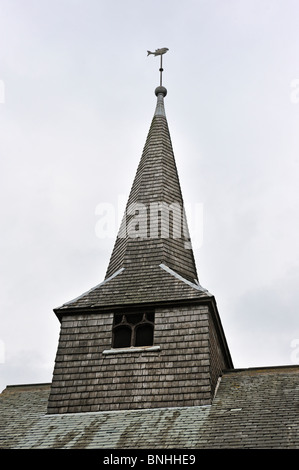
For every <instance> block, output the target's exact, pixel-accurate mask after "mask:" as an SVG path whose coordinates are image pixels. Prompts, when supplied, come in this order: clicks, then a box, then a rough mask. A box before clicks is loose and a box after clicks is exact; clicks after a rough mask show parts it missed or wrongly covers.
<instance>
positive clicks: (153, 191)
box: [55, 87, 210, 313]
mask: <svg viewBox="0 0 299 470" xmlns="http://www.w3.org/2000/svg"><path fill="white" fill-rule="evenodd" d="M156 95H157V105H156V110H155V113H154V117H153V119H152V123H151V126H150V130H149V133H148V136H147V139H146V143H145V146H144V149H143V153H142V156H141V159H140V163H139V166H138V169H137V172H136V176H135V179H134V182H133V185H132V189H131V192H130V195H129V198H128V202H127V206H126V211H125V214H124V217H123V221H122V223H121V227H120V230H119V233H118V236H117V239H116V242H115V245H114V248H113V251H112V255H111V258H110V262H109V266H108V269H107V272H106V277H105V280H104V281H103V282H102V283H101V284H99V285H97V286H96V287H94V288H93V289H91V290H90V291H88V292H87V293H85V294H83V295H81V296H80V297H78V298H77V299H74V300H72V301H70V302H67V303H65V304H64V305H63V306H62V307H60V308H59V309H55V312H56V313H57V312H58V311H62V310H66V309H68V310H69V309H78V308H89V307H101V306H109V305H120V304H121V305H124V304H128V303H130V304H133V303H144V302H157V301H158V302H159V301H165V300H166V301H173V300H178V299H194V298H198V297H203V296H209V295H210V294H209V293H208V292H207V291H206V289H203V288H202V287H201V286H200V285H199V282H198V276H197V271H196V266H195V261H194V255H193V250H192V246H191V241H190V236H189V231H188V227H187V221H186V218H185V210H184V203H183V197H182V193H181V188H180V182H179V177H178V173H177V168H176V163H175V158H174V153H173V148H172V143H171V138H170V133H169V128H168V123H167V119H166V115H165V109H164V96H165V95H166V89H165V88H164V87H158V88H157V89H156ZM136 227H137V228H138V230H137V228H136Z"/></svg>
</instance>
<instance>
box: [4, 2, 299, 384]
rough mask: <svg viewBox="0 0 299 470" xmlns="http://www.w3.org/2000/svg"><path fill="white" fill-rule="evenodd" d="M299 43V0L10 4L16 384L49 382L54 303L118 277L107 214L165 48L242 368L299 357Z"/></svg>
mask: <svg viewBox="0 0 299 470" xmlns="http://www.w3.org/2000/svg"><path fill="white" fill-rule="evenodd" d="M298 31H299V4H298V2H297V1H296V0H268V1H267V0H242V1H240V0H225V1H224V0H214V1H213V0H206V1H204V0H196V1H192V0H185V1H184V2H181V1H176V0H171V1H170V0H169V1H167V0H165V1H163V0H162V1H161V0H159V1H157V0H152V1H147V0H146V1H143V2H140V1H137V0H131V1H126V2H124V1H116V0H109V1H106V0H103V1H101V0H87V1H86V0H85V1H83V0H59V1H58V0H51V1H49V0H47V1H46V0H35V1H34V0H26V1H22V0H19V1H17V0H0V44H1V45H2V47H1V50H0V80H1V83H2V85H4V99H2V102H0V165H1V171H0V182H1V184H0V191H1V234H2V236H1V239H2V243H1V283H0V285H1V295H0V299H1V300H0V302H1V309H0V315H1V317H0V389H1V390H2V389H3V388H4V387H5V386H6V385H7V384H16V383H31V382H44V381H46V382H49V381H51V377H52V370H53V364H54V359H55V353H56V347H57V342H58V335H59V322H58V320H57V318H56V317H55V315H54V313H53V311H52V309H53V308H55V307H57V306H59V305H61V304H62V303H64V302H66V301H68V300H71V299H73V298H75V297H77V296H78V295H80V294H81V293H83V292H85V291H87V290H88V289H90V288H91V287H93V286H95V285H96V284H98V283H99V282H101V281H102V280H103V278H104V275H105V271H106V268H107V265H108V261H109V258H110V254H111V251H112V247H113V244H114V237H113V238H109V239H104V240H101V239H99V238H98V237H97V236H96V231H95V227H96V223H97V221H98V216H97V214H96V207H97V206H98V204H101V203H103V202H108V203H111V204H114V205H116V204H117V201H118V198H119V197H124V198H125V199H126V198H127V196H128V194H129V190H130V187H131V184H132V181H133V178H134V175H135V171H136V168H137V165H138V162H139V159H140V156H141V152H142V148H143V145H144V143H145V139H146V135H147V132H148V129H149V126H150V122H151V119H152V116H153V113H154V109H155V104H156V97H155V95H154V89H155V87H156V86H157V85H158V84H159V72H158V68H159V60H158V59H157V58H154V57H153V56H150V57H147V55H146V51H147V50H148V49H150V50H153V49H156V48H158V47H168V48H169V52H168V53H167V55H166V56H165V60H164V64H163V65H164V78H163V83H164V85H165V86H166V87H167V89H168V95H167V97H166V98H165V107H166V115H167V119H168V124H169V127H170V133H171V138H172V142H173V147H174V153H175V157H176V162H177V166H178V171H179V175H180V181H181V186H182V191H183V196H184V200H185V202H186V203H188V202H189V203H191V204H195V203H202V204H203V243H202V246H201V247H200V248H196V249H195V258H196V264H197V269H198V274H199V278H200V282H201V284H202V285H203V286H204V287H206V288H208V289H209V291H210V292H212V293H213V294H214V295H215V297H216V301H217V304H218V308H219V312H220V316H221V319H222V323H223V327H224V330H225V333H226V337H227V341H228V344H229V347H230V350H231V354H232V358H233V361H234V365H235V367H251V366H269V365H284V364H290V363H292V361H294V358H295V359H296V358H297V359H298V362H299V354H294V353H296V351H295V350H294V344H295V345H296V344H297V343H296V339H298V346H299V315H298V310H299V292H298V284H299V242H298V232H299V221H298V216H299V198H298V192H299V190H298V180H299V132H298V129H299V84H298V85H297V88H298V93H297V89H296V82H294V80H296V79H299V59H298V57H299V33H298ZM298 83H299V82H298ZM292 84H293V87H292ZM0 101H1V100H0ZM189 225H190V231H191V237H192V239H193V236H192V224H189ZM115 236H116V234H115ZM193 242H195V240H193ZM195 244H196V243H195ZM292 345H293V346H292ZM298 346H297V347H298ZM1 351H2V352H1Z"/></svg>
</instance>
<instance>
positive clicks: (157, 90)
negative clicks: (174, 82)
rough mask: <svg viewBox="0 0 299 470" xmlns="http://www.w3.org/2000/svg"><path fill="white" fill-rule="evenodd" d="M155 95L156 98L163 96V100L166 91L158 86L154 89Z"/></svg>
mask: <svg viewBox="0 0 299 470" xmlns="http://www.w3.org/2000/svg"><path fill="white" fill-rule="evenodd" d="M155 95H156V96H158V95H163V96H164V98H165V96H166V95H167V90H166V88H165V87H164V86H158V87H157V88H156V89H155Z"/></svg>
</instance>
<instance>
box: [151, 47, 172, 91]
mask: <svg viewBox="0 0 299 470" xmlns="http://www.w3.org/2000/svg"><path fill="white" fill-rule="evenodd" d="M167 51H169V49H168V48H167V47H162V48H161V49H156V50H155V52H151V51H147V55H148V56H149V55H150V54H153V55H154V56H157V55H159V56H160V68H159V72H160V86H162V72H163V68H162V57H163V54H166V52H167Z"/></svg>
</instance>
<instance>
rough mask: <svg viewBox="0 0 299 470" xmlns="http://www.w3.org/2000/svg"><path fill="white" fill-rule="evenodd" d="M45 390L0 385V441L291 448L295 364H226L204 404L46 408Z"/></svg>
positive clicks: (297, 402) (297, 434) (295, 444)
mask: <svg viewBox="0 0 299 470" xmlns="http://www.w3.org/2000/svg"><path fill="white" fill-rule="evenodd" d="M48 392H49V386H48V385H45V386H44V387H41V386H29V387H28V388H27V389H26V387H17V386H16V387H8V388H7V389H5V390H4V392H3V393H2V394H1V395H0V410H1V415H3V416H5V419H4V422H3V421H1V426H0V446H1V447H2V448H3V447H6V448H34V449H36V448H62V449H67V448H69V449H78V448H86V449H91V448H98V449H100V448H110V449H138V448H141V449H154V448H156V449H159V448H160V449H164V448H170V449H174V448H176V449H180V448H181V449H182V448H190V449H192V448H194V449H195V448H198V449H212V448H217V449H220V448H225V449H228V448H232V449H240V448H243V449H244V448H245V449H255V448H259V449H298V448H299V366H285V367H273V368H260V369H243V370H231V371H226V372H225V373H224V374H223V376H222V378H221V381H220V384H219V387H218V391H217V394H216V396H215V398H214V401H213V402H212V405H207V406H193V407H183V408H163V409H151V410H149V409H145V410H131V411H110V412H96V413H75V414H62V415H46V401H47V400H46V396H47V394H48ZM25 404H26V406H25Z"/></svg>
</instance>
